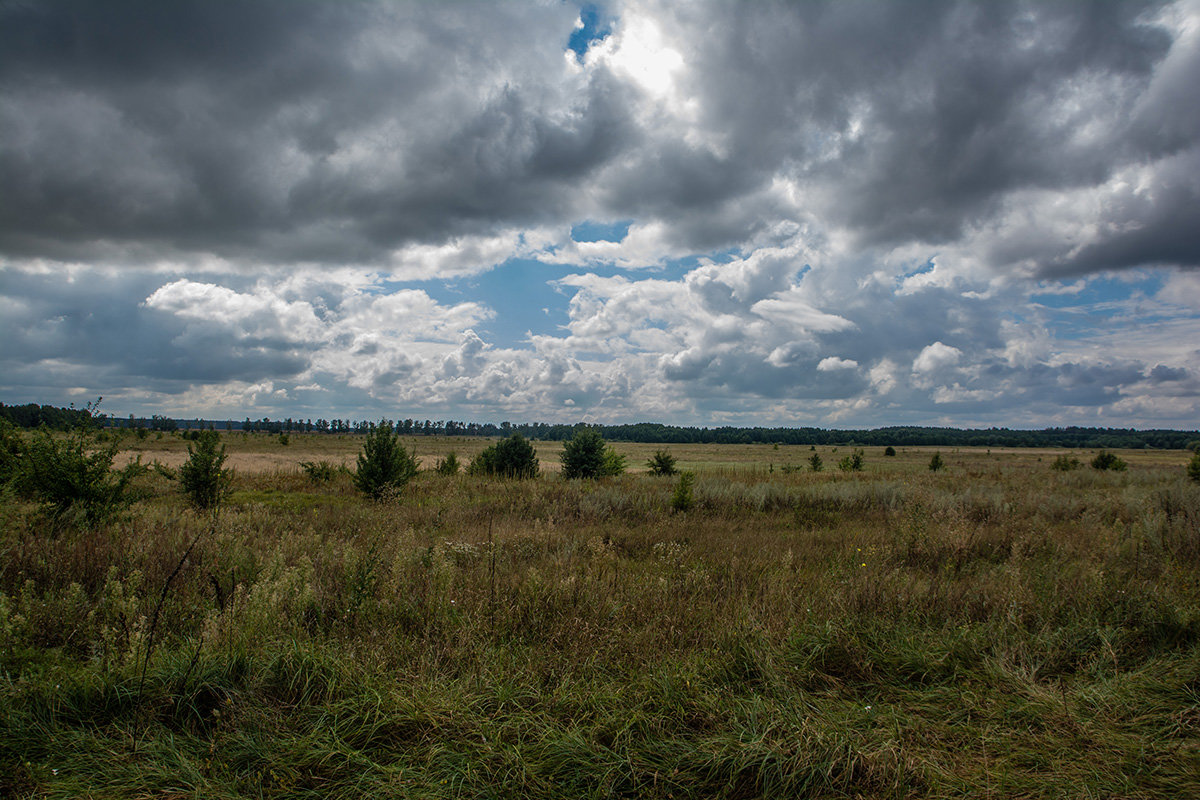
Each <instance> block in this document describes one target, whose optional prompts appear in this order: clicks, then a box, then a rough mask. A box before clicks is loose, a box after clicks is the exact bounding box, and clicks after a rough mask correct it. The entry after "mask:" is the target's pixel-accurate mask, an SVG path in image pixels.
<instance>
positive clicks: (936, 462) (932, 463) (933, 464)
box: [929, 450, 946, 472]
mask: <svg viewBox="0 0 1200 800" xmlns="http://www.w3.org/2000/svg"><path fill="white" fill-rule="evenodd" d="M944 466H946V462H945V461H944V460H942V453H941V451H940V450H939V451H938V452H936V453H934V454H933V458H931V459H929V471H930V472H937V471H938V470H940V469H941V468H942V467H944Z"/></svg>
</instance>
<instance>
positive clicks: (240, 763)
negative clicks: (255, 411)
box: [0, 435, 1200, 798]
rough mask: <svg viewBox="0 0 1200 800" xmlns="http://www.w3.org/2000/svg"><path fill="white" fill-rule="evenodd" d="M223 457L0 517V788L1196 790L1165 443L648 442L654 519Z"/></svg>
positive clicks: (577, 502)
mask: <svg viewBox="0 0 1200 800" xmlns="http://www.w3.org/2000/svg"><path fill="white" fill-rule="evenodd" d="M228 442H229V447H230V451H231V454H232V455H231V463H232V464H233V465H234V466H235V467H236V468H237V469H238V470H239V472H238V474H237V477H236V480H235V486H234V489H235V492H234V494H233V495H232V497H231V498H230V499H229V501H228V502H227V503H226V504H225V506H224V507H223V508H222V509H221V510H220V511H219V512H218V513H217V514H215V515H208V514H198V513H196V512H194V511H192V510H190V509H188V508H187V506H186V503H185V502H184V500H183V498H182V496H181V495H180V494H179V492H178V488H177V486H176V484H174V483H171V482H169V481H167V480H166V479H165V478H163V477H162V476H160V475H157V474H154V473H151V474H149V475H147V476H145V477H144V478H142V479H140V480H141V481H142V485H141V487H140V489H141V491H142V493H143V497H142V499H141V500H140V501H139V502H138V503H137V504H135V505H134V506H133V508H132V509H131V511H130V512H129V513H128V514H127V515H126V516H125V517H124V518H123V519H122V520H121V521H119V522H117V523H114V524H112V525H110V526H107V527H104V528H101V529H99V530H93V531H69V530H68V531H62V532H60V533H58V534H57V535H54V536H52V535H50V534H49V532H48V526H47V524H46V523H45V521H44V519H43V518H42V516H41V515H40V514H39V512H38V511H37V509H35V508H34V507H32V506H26V505H23V504H21V503H19V502H17V501H16V500H15V499H13V498H12V497H5V498H3V502H2V503H0V797H8V796H13V797H96V798H101V797H113V798H117V797H121V798H125V797H203V798H223V797H313V798H316V797H322V798H324V797H344V798H357V797H397V798H400V797H404V798H415V797H429V798H440V797H463V798H502V797H503V798H509V797H511V798H540V797H545V798H563V797H596V798H606V797H649V798H684V797H730V798H750V797H771V798H777V797H896V798H902V797H984V798H987V797H996V798H1007V797H1047V798H1050V797H1054V798H1063V797H1124V798H1150V797H1197V796H1200V486H1197V485H1196V484H1194V483H1191V482H1188V481H1187V480H1186V479H1185V478H1184V476H1183V469H1182V464H1184V463H1185V462H1186V456H1185V455H1184V454H1182V453H1178V452H1176V453H1169V452H1156V453H1149V452H1128V453H1124V452H1123V453H1121V456H1122V458H1125V459H1126V460H1128V461H1129V462H1130V468H1129V470H1128V471H1126V472H1121V473H1105V472H1097V471H1094V470H1091V469H1088V468H1086V467H1085V468H1083V469H1080V470H1076V471H1072V472H1055V471H1052V470H1051V469H1050V467H1049V464H1050V462H1051V460H1052V459H1053V458H1054V455H1056V453H1039V452H1036V451H1007V452H1000V451H992V452H987V451H983V450H971V451H967V450H963V451H958V452H943V456H944V457H945V459H946V462H947V468H946V469H945V470H943V471H942V472H939V473H931V472H929V471H928V470H927V469H926V465H927V464H928V462H929V458H930V455H931V451H921V450H915V449H914V450H907V451H901V452H900V453H899V455H898V456H896V457H894V458H885V457H883V456H882V454H881V451H879V450H878V449H876V448H872V449H870V450H868V451H867V453H866V467H865V471H864V472H863V473H856V474H845V473H841V472H839V471H838V470H837V469H836V468H835V466H834V465H835V464H836V463H837V460H838V459H839V458H840V457H842V456H844V455H845V454H846V453H847V452H849V451H848V449H846V448H841V449H840V452H833V451H832V450H831V449H829V448H821V449H820V451H819V453H820V455H821V457H822V458H823V459H824V461H825V465H826V471H824V472H820V473H813V472H809V471H802V470H798V469H793V468H792V467H795V466H799V465H806V464H807V459H808V457H809V456H810V455H811V452H810V451H809V450H808V449H807V448H799V447H791V448H789V447H784V448H781V449H778V450H777V449H774V448H772V447H770V446H749V445H747V446H742V445H729V446H706V447H701V446H695V447H672V448H669V449H671V450H672V452H674V453H675V455H676V456H677V457H678V458H679V460H680V462H681V466H683V467H684V468H687V469H694V470H696V471H697V473H698V478H697V481H696V485H695V490H694V491H695V504H694V506H693V507H692V508H691V509H690V510H688V511H686V512H682V513H673V512H672V511H671V496H672V492H673V490H674V488H675V485H676V481H675V480H674V479H671V478H655V477H652V476H649V475H645V474H630V475H626V476H623V477H621V478H617V479H610V480H607V481H604V482H600V483H587V482H566V481H562V480H560V479H559V478H558V477H557V475H554V474H552V473H551V474H546V475H544V476H543V477H542V478H539V479H537V480H533V481H524V482H507V481H497V480H487V479H481V478H473V477H466V476H458V477H444V476H438V475H435V474H433V473H432V472H424V473H422V474H421V475H420V476H419V477H418V478H417V479H416V480H415V481H414V482H413V483H411V484H410V485H409V486H408V487H407V488H406V490H405V491H404V493H403V495H402V496H401V497H400V498H399V500H398V501H397V502H391V503H384V504H377V503H372V502H370V501H367V500H365V499H363V498H362V497H361V496H359V495H357V494H355V493H354V491H353V490H352V488H351V486H350V482H349V478H348V476H347V475H345V474H342V475H339V476H338V477H336V478H335V479H334V480H333V481H332V482H329V483H313V482H311V481H309V480H308V478H306V477H305V476H304V475H303V473H302V472H301V471H300V470H299V468H298V467H297V466H295V464H296V463H297V462H299V461H301V460H318V459H327V460H330V461H333V462H334V463H348V464H352V463H353V457H354V454H355V453H356V452H357V446H358V441H356V440H354V439H351V438H347V439H345V440H339V439H336V438H335V437H311V438H310V437H297V436H293V437H292V438H291V444H290V445H289V446H287V447H281V446H280V445H279V443H278V440H277V438H275V437H265V436H261V437H260V436H251V437H246V438H243V437H241V436H239V435H235V436H231V437H228ZM132 444H133V443H132V442H131V446H132ZM415 444H416V446H417V448H418V454H419V455H421V456H422V457H423V460H424V462H425V466H426V467H427V468H428V467H431V466H432V464H433V461H434V460H435V459H436V458H437V457H438V456H440V455H441V454H444V453H445V452H448V451H449V450H450V449H456V450H457V452H458V454H459V456H460V458H461V457H464V456H465V457H468V458H469V456H470V455H471V453H472V452H473V449H474V450H477V449H479V448H482V447H483V446H484V445H485V444H487V442H471V441H469V440H461V441H449V440H417V441H416V442H415ZM537 447H538V451H539V456H540V457H541V459H542V463H543V466H545V467H554V466H556V465H557V456H556V453H557V448H556V447H555V446H554V445H547V444H544V443H538V444H537ZM137 448H138V449H139V450H140V451H141V452H142V453H143V456H144V458H146V459H150V458H157V459H159V460H161V461H164V462H168V463H170V461H171V459H172V458H177V457H179V454H180V453H181V452H184V451H185V450H186V448H185V447H184V446H183V443H181V442H179V440H177V439H172V438H170V437H166V438H164V439H163V440H162V441H156V440H153V439H148V440H146V441H144V442H141V443H138V444H137ZM618 449H620V450H622V451H623V452H626V453H627V454H628V455H629V456H630V463H631V465H632V466H634V467H639V466H640V465H641V463H642V460H644V458H645V457H646V456H647V455H648V454H649V452H652V451H653V450H654V449H655V448H654V447H653V446H640V445H629V446H623V445H618ZM1079 455H1080V456H1081V457H1082V458H1083V460H1084V461H1085V463H1086V461H1087V459H1088V458H1090V454H1079ZM176 463H177V462H176ZM785 466H786V467H788V469H787V470H786V471H785V470H784V467H785ZM193 541H194V542H195V544H194V546H193V547H192V548H191V550H190V551H189V550H188V547H189V544H191V543H192V542H193ZM185 554H186V557H185Z"/></svg>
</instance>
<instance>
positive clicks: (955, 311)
mask: <svg viewBox="0 0 1200 800" xmlns="http://www.w3.org/2000/svg"><path fill="white" fill-rule="evenodd" d="M1198 86H1200V0H1185V1H1184V2H1175V3H1161V2H1132V1H1124V0H1123V1H1122V2H1077V1H1076V0H1055V1H1053V2H1024V3H1022V2H999V1H998V0H997V1H996V2H986V3H985V2H977V1H975V0H972V1H971V2H922V1H920V0H917V1H915V2H908V1H906V2H887V0H864V1H863V2H856V1H855V0H848V1H841V2H817V1H816V0H809V1H806V2H799V3H784V2H767V1H765V0H764V1H763V2H745V3H733V2H728V0H697V2H688V3H677V2H667V1H666V0H664V1H663V2H655V1H654V0H649V1H646V2H643V0H629V2H621V1H620V0H616V1H614V2H611V3H601V4H580V3H577V2H564V1H563V0H540V1H539V2H515V0H513V1H511V2H509V1H506V2H499V3H492V2H489V3H483V2H454V3H437V4H435V3H423V2H422V3H417V2H412V3H408V2H398V1H397V2H392V1H390V0H385V1H383V2H371V1H370V0H360V1H359V2H354V3H348V2H332V0H330V1H329V2H321V1H319V0H312V2H292V1H291V0H266V1H264V0H246V1H245V2H238V3H223V2H211V0H172V2H169V3H164V2H161V0H105V1H104V2H99V1H98V0H97V1H89V0H54V1H53V2H34V1H33V0H7V1H6V2H3V3H0V401H3V402H6V403H9V404H15V403H26V402H38V403H50V404H54V405H66V404H67V403H75V404H76V405H80V406H81V405H83V404H84V403H86V402H88V401H89V400H95V399H96V398H97V397H103V398H104V400H103V403H102V407H101V410H103V411H107V412H109V413H114V414H122V415H123V414H138V415H149V414H152V413H158V414H167V415H170V416H178V417H207V418H215V419H223V418H229V419H242V418H244V417H247V416H248V417H253V418H255V419H259V418H261V417H264V416H269V417H272V418H283V417H293V418H302V419H303V418H312V419H317V418H353V419H364V418H372V419H375V418H379V417H382V416H386V417H389V418H406V417H414V418H418V419H422V418H430V419H459V420H475V421H481V422H482V421H493V422H498V421H502V420H512V421H533V420H538V421H547V422H576V421H581V420H582V421H588V422H602V423H620V422H636V421H654V422H664V423H668V424H680V425H709V426H712V425H772V426H773V425H783V426H808V425H815V426H820V427H835V428H854V427H882V426H888V425H949V426H957V427H989V426H1008V427H1018V428H1037V427H1046V426H1058V425H1094V426H1113V427H1141V428H1147V427H1174V428H1195V427H1197V426H1198V425H1200V102H1198V101H1197V97H1198V95H1197V91H1198V90H1197V87H1198Z"/></svg>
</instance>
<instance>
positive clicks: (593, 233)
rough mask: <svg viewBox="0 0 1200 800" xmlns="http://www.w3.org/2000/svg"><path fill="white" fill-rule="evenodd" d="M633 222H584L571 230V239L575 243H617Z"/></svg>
mask: <svg viewBox="0 0 1200 800" xmlns="http://www.w3.org/2000/svg"><path fill="white" fill-rule="evenodd" d="M632 222H633V220H630V219H627V220H621V221H618V222H595V221H593V220H590V219H589V220H584V221H583V222H580V223H578V224H576V225H574V226H572V228H571V238H572V239H574V240H575V241H577V242H619V241H621V240H622V239H624V238H625V236H626V235H627V234H628V233H629V226H630V224H632Z"/></svg>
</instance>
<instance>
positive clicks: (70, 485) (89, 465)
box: [16, 425, 146, 527]
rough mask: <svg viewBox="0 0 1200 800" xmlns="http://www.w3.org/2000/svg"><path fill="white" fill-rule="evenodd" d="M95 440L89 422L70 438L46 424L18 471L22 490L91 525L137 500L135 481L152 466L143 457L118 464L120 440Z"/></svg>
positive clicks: (55, 512)
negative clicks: (115, 464)
mask: <svg viewBox="0 0 1200 800" xmlns="http://www.w3.org/2000/svg"><path fill="white" fill-rule="evenodd" d="M94 445H95V436H94V434H93V432H92V430H91V429H89V428H87V427H84V426H83V425H81V426H80V427H78V428H76V429H75V430H74V431H72V432H71V433H70V434H68V435H67V437H66V438H65V439H56V438H55V437H54V436H53V435H52V434H51V433H50V431H49V430H47V429H45V428H42V429H41V430H39V431H38V432H37V433H36V434H34V437H33V441H32V442H30V444H29V448H28V451H27V452H26V454H25V458H24V462H25V463H24V466H23V468H22V469H20V470H19V472H18V474H17V475H16V484H17V488H18V491H20V492H22V493H23V494H25V495H26V496H28V497H32V498H33V499H35V500H37V501H38V502H40V503H41V504H42V505H43V506H44V507H45V508H47V509H48V510H49V511H50V512H51V513H52V515H53V516H54V517H55V519H57V520H65V519H68V518H71V517H73V518H75V519H76V520H78V521H79V522H81V523H83V524H84V525H86V526H88V527H96V526H98V525H101V524H103V523H105V522H107V521H109V520H110V519H112V518H113V517H115V516H116V515H117V514H118V513H120V512H121V511H122V510H124V509H125V508H127V507H128V506H129V505H130V503H132V502H133V498H132V496H131V495H130V489H131V486H130V484H131V482H132V481H133V479H134V478H135V477H137V476H138V475H141V474H142V473H144V472H146V468H145V467H144V466H142V463H141V459H139V460H137V461H135V462H133V463H132V464H128V465H126V466H125V467H122V468H121V469H119V470H114V469H113V468H112V462H113V459H114V458H115V457H116V455H117V449H118V446H119V445H117V444H116V443H115V442H113V443H111V444H108V445H106V446H104V447H100V448H96V447H95V446H94Z"/></svg>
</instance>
